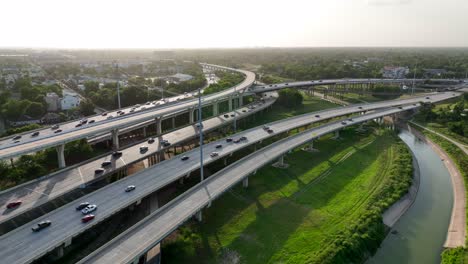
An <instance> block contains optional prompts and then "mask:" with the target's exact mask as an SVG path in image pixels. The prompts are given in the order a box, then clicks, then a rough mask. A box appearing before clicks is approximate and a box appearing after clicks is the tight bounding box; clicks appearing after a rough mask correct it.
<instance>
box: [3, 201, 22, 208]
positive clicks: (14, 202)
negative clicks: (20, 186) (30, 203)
mask: <svg viewBox="0 0 468 264" xmlns="http://www.w3.org/2000/svg"><path fill="white" fill-rule="evenodd" d="M22 203H23V202H22V201H19V200H18V201H13V202H9V203H8V204H7V206H6V208H8V209H13V208H16V207H18V206H20V205H21V204H22Z"/></svg>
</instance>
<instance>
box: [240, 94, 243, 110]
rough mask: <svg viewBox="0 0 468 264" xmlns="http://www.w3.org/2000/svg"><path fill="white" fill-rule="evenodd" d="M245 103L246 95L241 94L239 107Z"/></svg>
mask: <svg viewBox="0 0 468 264" xmlns="http://www.w3.org/2000/svg"><path fill="white" fill-rule="evenodd" d="M243 104H244V97H243V96H242V94H241V95H239V107H242V105H243Z"/></svg>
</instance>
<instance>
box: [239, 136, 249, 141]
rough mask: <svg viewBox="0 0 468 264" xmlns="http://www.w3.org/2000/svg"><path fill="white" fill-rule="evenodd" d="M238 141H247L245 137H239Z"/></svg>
mask: <svg viewBox="0 0 468 264" xmlns="http://www.w3.org/2000/svg"><path fill="white" fill-rule="evenodd" d="M239 139H240V140H241V141H245V140H247V137H246V136H242V137H240V138H239Z"/></svg>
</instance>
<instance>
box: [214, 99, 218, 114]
mask: <svg viewBox="0 0 468 264" xmlns="http://www.w3.org/2000/svg"><path fill="white" fill-rule="evenodd" d="M217 115H219V109H218V103H217V102H214V103H213V116H217Z"/></svg>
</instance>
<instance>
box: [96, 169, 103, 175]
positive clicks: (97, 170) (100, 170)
mask: <svg viewBox="0 0 468 264" xmlns="http://www.w3.org/2000/svg"><path fill="white" fill-rule="evenodd" d="M103 172H104V169H101V168H99V169H95V170H94V174H101V173H103Z"/></svg>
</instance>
